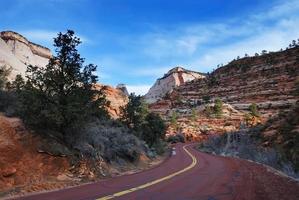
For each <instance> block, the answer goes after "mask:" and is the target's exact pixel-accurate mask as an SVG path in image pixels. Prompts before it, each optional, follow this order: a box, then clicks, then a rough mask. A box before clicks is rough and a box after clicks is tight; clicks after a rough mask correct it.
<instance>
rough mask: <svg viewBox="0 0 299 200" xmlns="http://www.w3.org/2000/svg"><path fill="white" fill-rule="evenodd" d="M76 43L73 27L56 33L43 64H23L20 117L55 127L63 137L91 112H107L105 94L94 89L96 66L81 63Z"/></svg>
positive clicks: (36, 124)
mask: <svg viewBox="0 0 299 200" xmlns="http://www.w3.org/2000/svg"><path fill="white" fill-rule="evenodd" d="M80 43H81V41H80V39H79V38H78V37H76V36H75V33H74V31H71V30H68V31H67V32H66V33H59V34H58V36H57V37H56V38H55V39H54V47H55V48H56V49H55V53H56V55H55V56H53V57H52V58H50V60H49V63H48V64H47V66H46V67H37V66H32V65H29V66H28V67H27V71H26V79H27V81H26V83H25V85H24V87H23V89H22V90H21V92H20V97H21V101H22V108H21V117H22V118H23V119H24V121H25V122H26V123H27V124H29V125H31V126H34V127H37V128H43V129H50V130H54V131H58V132H60V133H61V134H62V139H63V140H65V136H66V130H67V129H68V128H69V127H71V126H72V125H73V124H78V123H82V122H84V121H85V120H87V119H89V118H90V117H91V116H98V117H103V116H107V115H106V111H105V105H106V100H105V96H104V95H103V93H102V92H101V91H99V90H95V89H94V84H95V83H96V82H97V76H96V75H95V72H96V69H97V66H96V65H93V64H88V65H84V58H81V56H80V54H79V53H78V50H77V46H78V45H79V44H80Z"/></svg>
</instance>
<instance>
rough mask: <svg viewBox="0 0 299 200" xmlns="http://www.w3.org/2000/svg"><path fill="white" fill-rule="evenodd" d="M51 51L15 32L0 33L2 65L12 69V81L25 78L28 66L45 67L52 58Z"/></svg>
mask: <svg viewBox="0 0 299 200" xmlns="http://www.w3.org/2000/svg"><path fill="white" fill-rule="evenodd" d="M51 56H52V53H51V51H50V49H48V48H46V47H43V46H41V45H38V44H34V43H32V42H30V41H28V40H27V39H26V38H25V37H24V36H22V35H20V34H18V33H16V32H13V31H2V32H0V65H5V66H7V67H12V73H11V75H10V79H14V77H15V76H16V75H17V74H21V75H23V76H24V74H25V71H26V69H27V66H26V65H36V66H40V67H42V66H45V65H46V64H47V63H48V60H49V59H50V58H51Z"/></svg>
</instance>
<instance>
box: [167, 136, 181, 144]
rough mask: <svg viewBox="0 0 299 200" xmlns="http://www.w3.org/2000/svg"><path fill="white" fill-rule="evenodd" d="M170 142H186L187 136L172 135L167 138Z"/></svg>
mask: <svg viewBox="0 0 299 200" xmlns="http://www.w3.org/2000/svg"><path fill="white" fill-rule="evenodd" d="M166 141H167V142H169V143H178V142H182V143H185V137H184V135H182V134H176V135H171V136H169V137H168V138H167V140H166Z"/></svg>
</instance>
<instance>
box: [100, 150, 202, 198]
mask: <svg viewBox="0 0 299 200" xmlns="http://www.w3.org/2000/svg"><path fill="white" fill-rule="evenodd" d="M187 146H189V145H185V146H184V147H183V149H184V151H186V152H187V154H188V155H189V156H190V157H191V158H192V163H191V164H190V165H189V166H187V167H186V168H184V169H182V170H180V171H177V172H175V173H173V174H170V175H168V176H165V177H163V178H159V179H156V180H154V181H151V182H148V183H145V184H143V185H140V186H138V187H134V188H131V189H128V190H124V191H121V192H117V193H114V194H111V195H108V196H105V197H101V198H99V199H96V200H107V199H113V198H116V197H120V196H123V195H125V194H129V193H131V192H135V191H137V190H141V189H144V188H147V187H150V186H152V185H155V184H158V183H161V182H162V181H166V180H168V179H171V178H173V177H175V176H177V175H179V174H182V173H184V172H186V171H188V170H190V169H192V168H193V167H194V166H195V165H196V163H197V160H196V158H195V156H193V155H192V154H191V153H190V152H189V151H188V150H187V149H186V147H187Z"/></svg>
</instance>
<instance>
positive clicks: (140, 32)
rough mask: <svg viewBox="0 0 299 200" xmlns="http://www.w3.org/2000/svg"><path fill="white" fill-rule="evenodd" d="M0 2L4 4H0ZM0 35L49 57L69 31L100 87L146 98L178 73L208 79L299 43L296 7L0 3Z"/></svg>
mask: <svg viewBox="0 0 299 200" xmlns="http://www.w3.org/2000/svg"><path fill="white" fill-rule="evenodd" d="M2 1H3V2H2ZM0 3H1V7H0V13H1V15H0V30H1V31H2V30H12V31H15V32H18V33H20V34H22V35H23V36H25V37H26V38H27V39H29V40H30V41H32V42H34V43H37V44H41V45H44V46H46V47H48V48H50V49H52V50H54V49H53V38H54V37H55V36H56V35H57V33H58V32H65V31H66V30H67V29H71V30H74V31H75V33H76V34H77V35H78V36H79V37H80V38H81V40H82V44H81V45H80V47H79V52H80V53H81V55H82V57H84V58H86V64H88V63H93V64H96V65H98V70H97V74H98V76H99V82H101V83H104V84H109V85H112V86H116V85H117V84H118V83H124V84H126V85H127V87H128V90H129V92H135V93H136V94H145V93H146V92H147V91H148V89H149V88H150V86H151V85H153V84H154V82H155V80H156V79H157V78H159V77H161V76H163V74H165V73H166V72H167V71H168V70H170V69H171V68H173V67H176V66H183V67H184V68H186V69H191V70H195V71H199V72H205V73H206V72H211V71H212V70H213V69H214V68H216V66H217V65H218V64H226V63H228V62H229V61H231V60H232V59H234V58H236V57H237V56H241V57H242V56H244V54H245V53H247V54H249V55H254V53H255V52H261V51H262V50H268V51H277V50H279V49H281V48H285V47H287V46H288V44H289V43H290V42H291V41H292V40H293V39H297V38H299V0H271V1H269V0H250V1H248V0H206V1H204V0H9V1H8V0H0Z"/></svg>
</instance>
